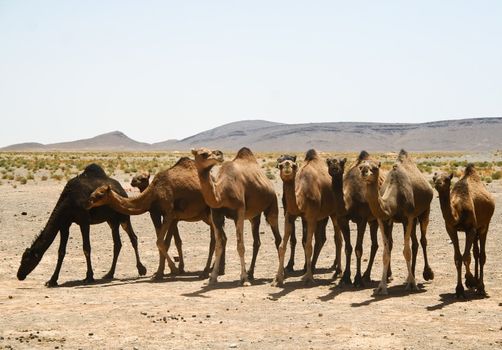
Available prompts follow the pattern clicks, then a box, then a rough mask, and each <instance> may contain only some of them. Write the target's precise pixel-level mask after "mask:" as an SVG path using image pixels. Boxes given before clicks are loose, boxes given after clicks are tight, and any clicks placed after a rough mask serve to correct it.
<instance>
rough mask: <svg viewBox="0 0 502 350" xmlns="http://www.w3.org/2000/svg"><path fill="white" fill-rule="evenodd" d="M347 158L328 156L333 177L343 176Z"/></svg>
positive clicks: (327, 162)
mask: <svg viewBox="0 0 502 350" xmlns="http://www.w3.org/2000/svg"><path fill="white" fill-rule="evenodd" d="M346 162H347V158H328V159H326V164H327V165H328V172H329V174H330V175H331V177H335V176H343V172H344V170H345V163H346Z"/></svg>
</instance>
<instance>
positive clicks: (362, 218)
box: [326, 151, 391, 286]
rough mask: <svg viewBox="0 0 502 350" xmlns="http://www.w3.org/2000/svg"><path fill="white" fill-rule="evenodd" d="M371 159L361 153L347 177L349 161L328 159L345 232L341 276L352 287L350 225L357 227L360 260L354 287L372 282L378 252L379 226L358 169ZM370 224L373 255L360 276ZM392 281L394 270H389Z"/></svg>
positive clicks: (345, 159) (357, 256)
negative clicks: (364, 242)
mask: <svg viewBox="0 0 502 350" xmlns="http://www.w3.org/2000/svg"><path fill="white" fill-rule="evenodd" d="M368 159H370V155H369V154H368V152H366V151H361V153H360V154H359V156H358V158H357V160H356V161H355V162H354V164H352V165H351V166H350V167H349V169H348V170H347V172H346V173H345V175H344V170H345V164H346V162H347V158H343V159H341V158H340V159H337V158H328V159H327V160H326V163H327V165H328V172H329V174H330V175H331V178H332V188H333V192H334V194H335V199H336V200H335V202H334V203H335V212H336V215H337V217H336V219H337V222H338V225H339V226H340V229H341V230H342V233H343V237H344V242H345V258H346V262H345V271H344V273H343V276H342V280H341V281H342V282H343V283H345V284H351V283H352V282H351V278H350V274H351V273H350V261H351V255H352V245H351V243H350V227H349V221H352V222H354V223H355V224H356V225H357V239H356V246H355V253H356V259H357V265H356V269H357V272H356V275H355V277H354V285H355V286H364V282H370V281H371V268H372V267H373V261H374V259H375V255H376V252H377V250H378V237H377V231H378V222H377V221H376V219H375V217H374V216H373V214H372V213H371V209H370V207H369V204H368V201H367V200H366V198H365V191H366V184H365V183H364V181H363V179H362V177H361V172H360V171H359V165H360V164H361V163H362V162H363V161H365V160H368ZM383 179H384V176H383V175H382V174H381V173H380V179H379V182H380V184H381V183H382V182H383ZM368 223H369V226H370V235H371V252H370V259H369V261H368V266H367V268H366V271H365V272H364V274H363V275H362V276H361V257H362V255H363V239H364V232H365V231H366V225H367V224H368ZM388 273H389V277H390V275H391V270H390V266H389V272H388Z"/></svg>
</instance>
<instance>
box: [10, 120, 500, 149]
mask: <svg viewBox="0 0 502 350" xmlns="http://www.w3.org/2000/svg"><path fill="white" fill-rule="evenodd" d="M501 135H502V118H475V119H461V120H445V121H437V122H429V123H417V124H404V123H403V124H401V123H358V122H338V123H308V124H282V123H274V122H269V121H264V120H245V121H240V122H234V123H230V124H225V125H222V126H219V127H217V128H214V129H210V130H207V131H204V132H201V133H199V134H196V135H193V136H190V137H187V138H185V139H182V140H167V141H163V142H158V143H154V144H148V143H143V142H138V141H135V140H132V139H130V138H129V137H127V136H126V135H125V134H123V133H122V132H120V131H114V132H111V133H108V134H103V135H98V136H96V137H93V138H90V139H85V140H77V141H72V142H63V143H54V144H49V145H42V144H38V143H22V144H17V145H11V146H8V147H5V148H2V149H0V150H2V151H44V150H60V151H77V150H81V151H85V150H87V151H92V150H109V151H153V150H155V151H163V150H165V151H173V150H179V151H184V150H189V149H190V148H193V147H202V146H204V147H210V148H219V149H221V150H228V151H235V150H238V149H239V148H241V147H242V146H247V147H249V148H251V149H252V150H256V151H284V152H285V151H297V152H299V151H305V150H307V149H309V148H316V149H318V150H321V151H359V150H361V149H366V150H368V151H395V150H398V149H400V148H405V149H407V150H410V151H491V150H496V149H502V137H501Z"/></svg>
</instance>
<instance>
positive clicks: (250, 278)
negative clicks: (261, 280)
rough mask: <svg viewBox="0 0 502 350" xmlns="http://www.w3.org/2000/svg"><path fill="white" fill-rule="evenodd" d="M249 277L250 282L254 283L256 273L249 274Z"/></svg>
mask: <svg viewBox="0 0 502 350" xmlns="http://www.w3.org/2000/svg"><path fill="white" fill-rule="evenodd" d="M247 275H248V279H249V280H251V281H254V272H248V273H247Z"/></svg>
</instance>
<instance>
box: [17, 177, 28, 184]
mask: <svg viewBox="0 0 502 350" xmlns="http://www.w3.org/2000/svg"><path fill="white" fill-rule="evenodd" d="M16 181H17V182H19V183H20V184H21V185H26V183H27V182H28V180H26V178H25V177H24V176H16Z"/></svg>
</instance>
